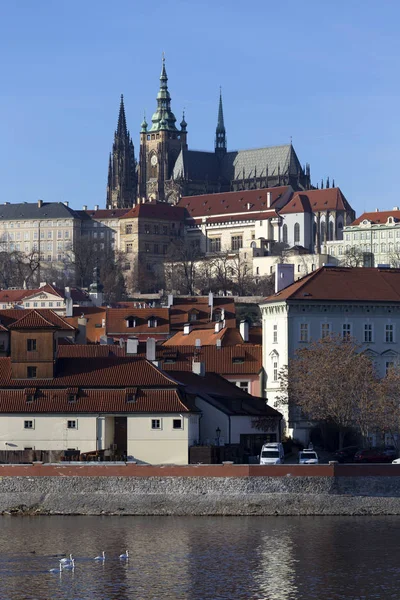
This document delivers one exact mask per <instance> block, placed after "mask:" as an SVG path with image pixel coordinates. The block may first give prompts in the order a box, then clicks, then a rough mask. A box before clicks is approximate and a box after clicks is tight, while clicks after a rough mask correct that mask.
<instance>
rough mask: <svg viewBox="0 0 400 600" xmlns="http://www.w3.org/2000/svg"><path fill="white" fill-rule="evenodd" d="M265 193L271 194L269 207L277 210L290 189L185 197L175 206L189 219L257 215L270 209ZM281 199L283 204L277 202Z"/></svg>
mask: <svg viewBox="0 0 400 600" xmlns="http://www.w3.org/2000/svg"><path fill="white" fill-rule="evenodd" d="M267 193H270V194H271V207H273V208H278V207H280V206H281V205H283V204H284V203H285V202H287V200H288V199H289V197H290V194H291V188H290V187H289V186H281V187H274V188H268V189H267V188H265V189H260V190H243V191H240V192H224V193H220V194H204V195H202V196H185V197H183V198H181V199H180V200H179V202H178V204H177V206H178V207H182V208H185V209H186V210H187V212H188V216H189V217H190V218H196V217H207V216H210V217H211V216H214V217H215V216H217V215H224V214H228V213H229V214H230V213H250V212H257V213H259V212H263V211H266V210H268V209H269V208H270V207H269V206H268V201H267ZM281 198H282V202H283V203H281V202H279V200H280V199H281ZM283 199H284V201H283ZM247 204H250V208H248V207H247Z"/></svg>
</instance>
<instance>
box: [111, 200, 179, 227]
mask: <svg viewBox="0 0 400 600" xmlns="http://www.w3.org/2000/svg"><path fill="white" fill-rule="evenodd" d="M185 214H186V211H185V210H184V209H183V208H181V207H179V206H173V205H172V204H168V203H167V202H145V203H144V204H136V206H134V207H133V208H131V209H130V211H129V212H127V213H126V214H125V215H123V216H122V217H121V218H122V219H137V218H138V217H140V218H141V219H160V220H162V221H178V222H180V223H183V221H184V219H185Z"/></svg>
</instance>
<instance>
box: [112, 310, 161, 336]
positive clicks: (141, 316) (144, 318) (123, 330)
mask: <svg viewBox="0 0 400 600" xmlns="http://www.w3.org/2000/svg"><path fill="white" fill-rule="evenodd" d="M152 317H153V318H155V319H156V320H157V327H149V326H148V320H149V319H150V318H152ZM128 318H133V319H134V320H135V321H136V327H127V319H128ZM106 332H107V335H120V334H122V335H125V336H126V335H135V334H140V333H142V334H143V333H145V334H148V335H149V337H151V336H152V335H153V334H163V335H167V334H169V311H168V308H107V310H106Z"/></svg>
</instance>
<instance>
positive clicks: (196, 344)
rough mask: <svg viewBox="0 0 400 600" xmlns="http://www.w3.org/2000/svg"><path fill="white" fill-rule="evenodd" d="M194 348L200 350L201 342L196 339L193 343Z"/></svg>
mask: <svg viewBox="0 0 400 600" xmlns="http://www.w3.org/2000/svg"><path fill="white" fill-rule="evenodd" d="M194 347H195V348H197V349H200V348H201V340H199V339H197V340H196V341H195V342H194Z"/></svg>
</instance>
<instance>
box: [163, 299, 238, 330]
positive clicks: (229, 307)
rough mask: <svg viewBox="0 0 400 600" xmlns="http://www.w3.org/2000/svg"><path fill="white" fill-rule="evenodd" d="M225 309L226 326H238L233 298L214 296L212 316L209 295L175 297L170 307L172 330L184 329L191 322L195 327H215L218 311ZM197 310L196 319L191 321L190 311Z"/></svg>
mask: <svg viewBox="0 0 400 600" xmlns="http://www.w3.org/2000/svg"><path fill="white" fill-rule="evenodd" d="M221 309H224V310H225V326H226V327H236V309H235V302H234V300H233V298H229V297H225V296H223V297H221V296H214V299H213V318H211V309H210V307H209V305H208V296H188V297H183V298H176V297H175V298H174V303H173V305H172V306H171V307H170V309H169V310H170V313H169V318H170V323H171V330H173V329H174V330H176V329H183V326H184V325H185V324H186V323H188V322H190V324H191V325H192V327H193V329H204V328H213V329H214V327H215V313H216V311H221ZM191 311H197V314H196V320H195V321H190V316H189V315H190V312H191Z"/></svg>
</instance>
